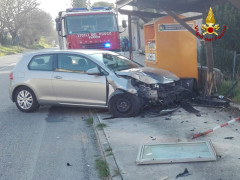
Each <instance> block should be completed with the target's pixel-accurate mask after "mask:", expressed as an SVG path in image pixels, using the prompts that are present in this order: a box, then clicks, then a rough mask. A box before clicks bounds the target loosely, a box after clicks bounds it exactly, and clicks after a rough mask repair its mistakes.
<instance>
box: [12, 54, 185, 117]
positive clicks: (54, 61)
mask: <svg viewBox="0 0 240 180" xmlns="http://www.w3.org/2000/svg"><path fill="white" fill-rule="evenodd" d="M179 82H180V81H179V78H178V77H177V76H176V75H174V74H173V73H170V72H168V71H165V70H161V69H155V68H150V67H142V66H141V65H139V64H138V63H136V62H134V61H131V60H129V59H127V58H126V57H124V56H121V55H119V54H117V53H114V52H110V51H101V50H64V51H62V50H56V51H45V52H35V53H31V54H25V55H23V57H22V59H21V60H20V61H19V62H18V63H17V65H16V66H15V68H14V69H13V71H12V73H11V74H10V86H9V93H10V98H11V99H12V101H13V102H15V103H16V105H17V107H18V109H20V110H21V111H23V112H32V111H35V110H36V109H37V108H38V107H39V105H72V106H85V107H102V108H108V109H109V111H110V112H111V113H112V114H113V115H114V116H115V117H126V116H135V115H137V114H138V113H139V111H140V109H141V108H142V107H143V106H144V105H145V104H147V103H154V104H160V105H167V104H169V103H175V102H176V101H177V96H178V95H181V94H182V92H183V91H184V90H181V88H180V87H181V86H179V85H177V84H179ZM176 90H177V91H176ZM176 92H177V93H176ZM172 93H174V98H170V99H169V96H170V95H172Z"/></svg>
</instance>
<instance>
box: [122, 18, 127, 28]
mask: <svg viewBox="0 0 240 180" xmlns="http://www.w3.org/2000/svg"><path fill="white" fill-rule="evenodd" d="M122 27H123V28H126V27H127V21H126V20H122Z"/></svg>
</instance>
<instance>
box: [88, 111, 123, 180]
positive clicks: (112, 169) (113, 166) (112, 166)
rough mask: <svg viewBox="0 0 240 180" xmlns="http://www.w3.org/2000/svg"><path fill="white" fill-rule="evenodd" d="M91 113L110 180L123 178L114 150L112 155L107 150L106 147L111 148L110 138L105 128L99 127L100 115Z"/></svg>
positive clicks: (121, 179)
mask: <svg viewBox="0 0 240 180" xmlns="http://www.w3.org/2000/svg"><path fill="white" fill-rule="evenodd" d="M90 114H91V115H92V117H93V129H94V132H95V134H96V137H97V142H98V145H99V148H100V151H101V155H102V157H103V158H104V160H105V161H106V162H107V164H108V168H109V173H110V177H109V179H110V180H123V177H122V175H121V171H120V169H119V167H118V165H117V162H116V159H115V157H114V154H113V152H112V151H111V152H110V153H111V154H110V155H109V152H106V149H108V148H110V144H109V142H108V139H107V137H106V134H105V132H104V129H101V130H100V129H98V128H97V125H98V124H99V123H101V122H100V120H99V119H100V117H99V115H98V114H97V113H95V112H92V111H90ZM116 173H117V174H116Z"/></svg>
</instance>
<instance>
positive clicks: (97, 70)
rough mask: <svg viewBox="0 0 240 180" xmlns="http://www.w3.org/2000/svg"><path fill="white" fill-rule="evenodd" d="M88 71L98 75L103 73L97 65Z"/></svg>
mask: <svg viewBox="0 0 240 180" xmlns="http://www.w3.org/2000/svg"><path fill="white" fill-rule="evenodd" d="M86 73H87V74H88V75H96V76H100V75H102V73H101V72H100V71H99V69H98V68H97V67H96V68H92V69H89V70H87V72H86Z"/></svg>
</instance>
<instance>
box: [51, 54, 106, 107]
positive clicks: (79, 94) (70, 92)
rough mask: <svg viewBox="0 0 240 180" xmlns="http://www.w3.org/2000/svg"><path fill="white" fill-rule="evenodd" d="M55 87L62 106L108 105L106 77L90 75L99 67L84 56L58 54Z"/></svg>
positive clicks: (54, 78) (54, 77) (54, 76)
mask: <svg viewBox="0 0 240 180" xmlns="http://www.w3.org/2000/svg"><path fill="white" fill-rule="evenodd" d="M56 66H57V68H56V69H55V71H54V74H53V87H54V92H55V95H56V98H57V101H58V102H59V103H60V104H64V103H67V104H83V105H106V89H107V88H106V77H105V76H104V75H88V74H87V73H86V71H87V70H89V69H91V68H98V65H97V64H95V63H94V62H92V61H91V60H89V59H87V58H86V57H84V56H79V55H72V54H58V57H57V64H56Z"/></svg>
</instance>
